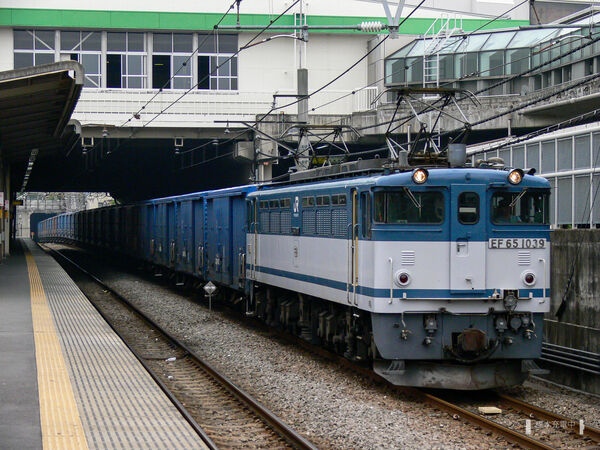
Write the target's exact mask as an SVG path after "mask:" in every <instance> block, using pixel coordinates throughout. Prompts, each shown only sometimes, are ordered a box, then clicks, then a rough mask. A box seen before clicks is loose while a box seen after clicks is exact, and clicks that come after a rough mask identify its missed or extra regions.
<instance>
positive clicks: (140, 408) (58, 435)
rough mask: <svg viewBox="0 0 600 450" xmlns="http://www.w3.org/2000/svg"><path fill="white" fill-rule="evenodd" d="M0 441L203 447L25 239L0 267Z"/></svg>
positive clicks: (26, 445)
mask: <svg viewBox="0 0 600 450" xmlns="http://www.w3.org/2000/svg"><path fill="white" fill-rule="evenodd" d="M0 448H2V449H4V450H6V449H39V448H44V449H53V448H57V449H63V448H65V449H66V448H73V449H86V448H90V449H92V448H120V449H121V448H131V449H134V448H135V449H141V448H161V449H162V448H174V449H179V448H185V449H188V448H206V446H205V445H204V443H203V441H202V440H201V439H200V438H199V437H198V435H197V434H196V433H195V432H194V430H193V429H192V428H191V426H190V425H189V424H188V423H187V422H186V421H185V419H184V418H183V417H182V416H181V414H180V413H179V411H178V410H177V409H176V408H175V406H174V405H173V404H172V403H171V401H170V400H169V399H168V398H167V396H166V395H165V394H164V393H163V392H162V390H161V389H160V388H159V387H158V386H157V385H156V383H155V382H154V380H153V379H152V378H151V376H150V375H149V374H148V373H147V372H146V370H145V369H144V367H143V366H142V365H141V364H140V362H139V361H138V360H137V359H136V358H135V356H134V355H133V354H132V353H131V352H130V351H129V349H128V348H127V346H126V345H125V344H124V343H123V342H122V341H121V340H120V339H119V337H118V336H117V335H116V334H115V332H114V331H113V330H112V329H111V328H110V326H109V325H108V324H107V323H106V322H105V321H104V319H103V318H102V317H101V316H100V314H99V313H98V312H97V311H96V309H95V308H94V307H93V306H92V305H91V304H90V302H89V301H88V300H87V298H86V297H85V296H84V295H83V293H82V292H81V291H80V290H79V288H78V287H77V286H76V285H75V283H74V282H73V281H72V280H71V279H70V278H69V277H68V275H67V274H66V273H65V271H64V270H63V269H62V268H61V267H60V265H59V264H58V263H57V262H56V261H55V260H54V259H53V258H52V257H51V256H49V255H47V254H46V253H44V252H43V251H42V250H41V249H40V248H39V247H38V246H37V245H36V244H35V243H34V242H32V241H31V240H21V241H19V242H18V244H17V245H16V248H14V249H13V251H12V254H11V256H10V257H9V258H8V259H6V260H5V261H4V262H3V263H2V264H0Z"/></svg>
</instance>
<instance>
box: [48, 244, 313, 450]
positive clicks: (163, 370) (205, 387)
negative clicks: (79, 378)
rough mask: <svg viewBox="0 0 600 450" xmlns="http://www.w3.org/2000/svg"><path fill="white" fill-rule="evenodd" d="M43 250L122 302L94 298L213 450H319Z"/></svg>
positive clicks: (182, 347)
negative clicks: (257, 449) (221, 449)
mask: <svg viewBox="0 0 600 450" xmlns="http://www.w3.org/2000/svg"><path fill="white" fill-rule="evenodd" d="M42 248H44V249H45V250H46V251H49V252H51V253H52V254H54V255H58V256H59V258H60V259H61V260H62V261H64V262H66V263H67V264H68V265H69V266H70V267H72V268H74V269H76V270H77V271H78V272H80V273H82V274H84V275H85V276H87V277H89V278H90V279H92V280H93V281H94V282H95V283H96V284H98V285H99V286H100V287H101V289H102V291H103V293H104V294H105V297H107V296H111V297H112V299H117V300H118V302H114V300H112V301H111V300H109V299H104V300H99V299H90V300H92V303H93V304H94V306H95V307H96V309H97V310H98V311H99V312H100V314H101V315H102V316H103V317H104V318H105V320H106V321H107V322H108V323H109V325H110V326H111V327H112V328H113V329H114V330H115V331H116V332H117V334H118V335H119V336H120V337H121V338H122V339H123V341H124V342H125V343H126V344H127V346H128V347H129V348H130V349H131V350H132V352H133V353H134V354H135V355H136V357H137V358H138V359H139V360H140V362H141V363H142V364H143V365H144V366H145V367H146V369H147V370H148V371H149V373H150V375H151V376H152V377H153V378H154V379H155V380H156V381H157V382H158V384H159V385H160V387H161V388H162V389H163V391H165V393H166V394H167V395H168V396H169V398H170V399H171V400H172V401H173V403H174V404H175V406H176V407H177V408H178V409H179V410H180V411H181V412H182V414H183V415H184V417H185V418H186V420H187V421H188V422H189V423H190V425H191V426H192V427H193V428H194V429H195V430H196V432H197V433H198V434H199V435H200V436H201V438H202V439H203V440H204V441H205V443H206V444H207V446H208V447H209V448H240V447H245V448H275V449H277V448H281V449H283V448H295V449H315V448H316V447H315V446H314V445H313V444H312V443H311V442H309V441H308V440H307V439H306V438H304V437H303V436H302V435H300V434H298V433H297V432H296V431H294V430H293V429H292V428H291V427H290V426H289V425H287V424H286V423H284V422H283V421H282V420H281V419H280V418H278V417H277V416H276V415H275V414H273V413H272V412H271V411H269V410H268V409H267V408H265V407H264V406H262V405H261V404H260V403H258V402H257V401H256V400H254V399H253V398H252V397H251V396H250V395H249V394H247V393H246V392H244V391H243V390H241V389H240V388H238V387H237V386H236V385H235V384H233V383H232V382H231V381H230V380H228V379H227V377H225V376H224V375H222V374H220V373H219V372H218V371H217V370H216V369H215V368H213V367H212V366H211V365H210V364H208V363H207V362H205V361H203V360H202V358H200V357H199V356H198V355H196V354H195V353H194V352H193V351H192V350H190V349H189V348H188V347H186V346H185V344H183V343H181V342H180V341H179V340H178V339H176V338H175V337H174V336H172V335H170V334H169V333H168V332H166V331H164V330H163V329H162V328H161V327H160V326H159V325H158V324H157V323H156V322H154V321H153V320H152V319H150V318H149V317H147V316H146V315H145V314H144V313H143V312H142V311H140V310H139V309H138V308H136V307H135V306H134V305H133V304H131V303H130V302H129V301H127V299H125V298H123V297H122V296H121V295H120V294H119V293H118V292H115V291H114V290H113V289H111V287H110V286H108V285H107V284H106V283H104V282H103V281H102V280H100V279H98V278H97V277H95V276H94V275H93V274H92V273H90V272H88V271H87V270H86V269H85V268H83V267H81V266H80V265H78V264H77V263H76V262H74V261H73V260H71V259H69V258H68V257H67V256H65V255H63V254H62V253H61V252H59V251H57V250H54V249H51V248H49V247H47V246H42ZM159 374H160V375H159Z"/></svg>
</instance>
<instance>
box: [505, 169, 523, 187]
mask: <svg viewBox="0 0 600 450" xmlns="http://www.w3.org/2000/svg"><path fill="white" fill-rule="evenodd" d="M508 181H509V183H510V184H519V183H520V182H521V181H523V171H522V170H521V169H513V170H511V171H510V172H509V173H508Z"/></svg>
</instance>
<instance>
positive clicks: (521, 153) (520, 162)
mask: <svg viewBox="0 0 600 450" xmlns="http://www.w3.org/2000/svg"><path fill="white" fill-rule="evenodd" d="M512 166H513V167H517V168H519V169H522V168H524V167H525V148H523V146H522V145H519V146H517V147H513V149H512Z"/></svg>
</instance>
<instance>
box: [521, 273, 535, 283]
mask: <svg viewBox="0 0 600 450" xmlns="http://www.w3.org/2000/svg"><path fill="white" fill-rule="evenodd" d="M521 281H523V284H524V285H525V286H533V285H534V284H535V281H536V277H535V273H533V272H529V271H527V272H523V273H522V274H521Z"/></svg>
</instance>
